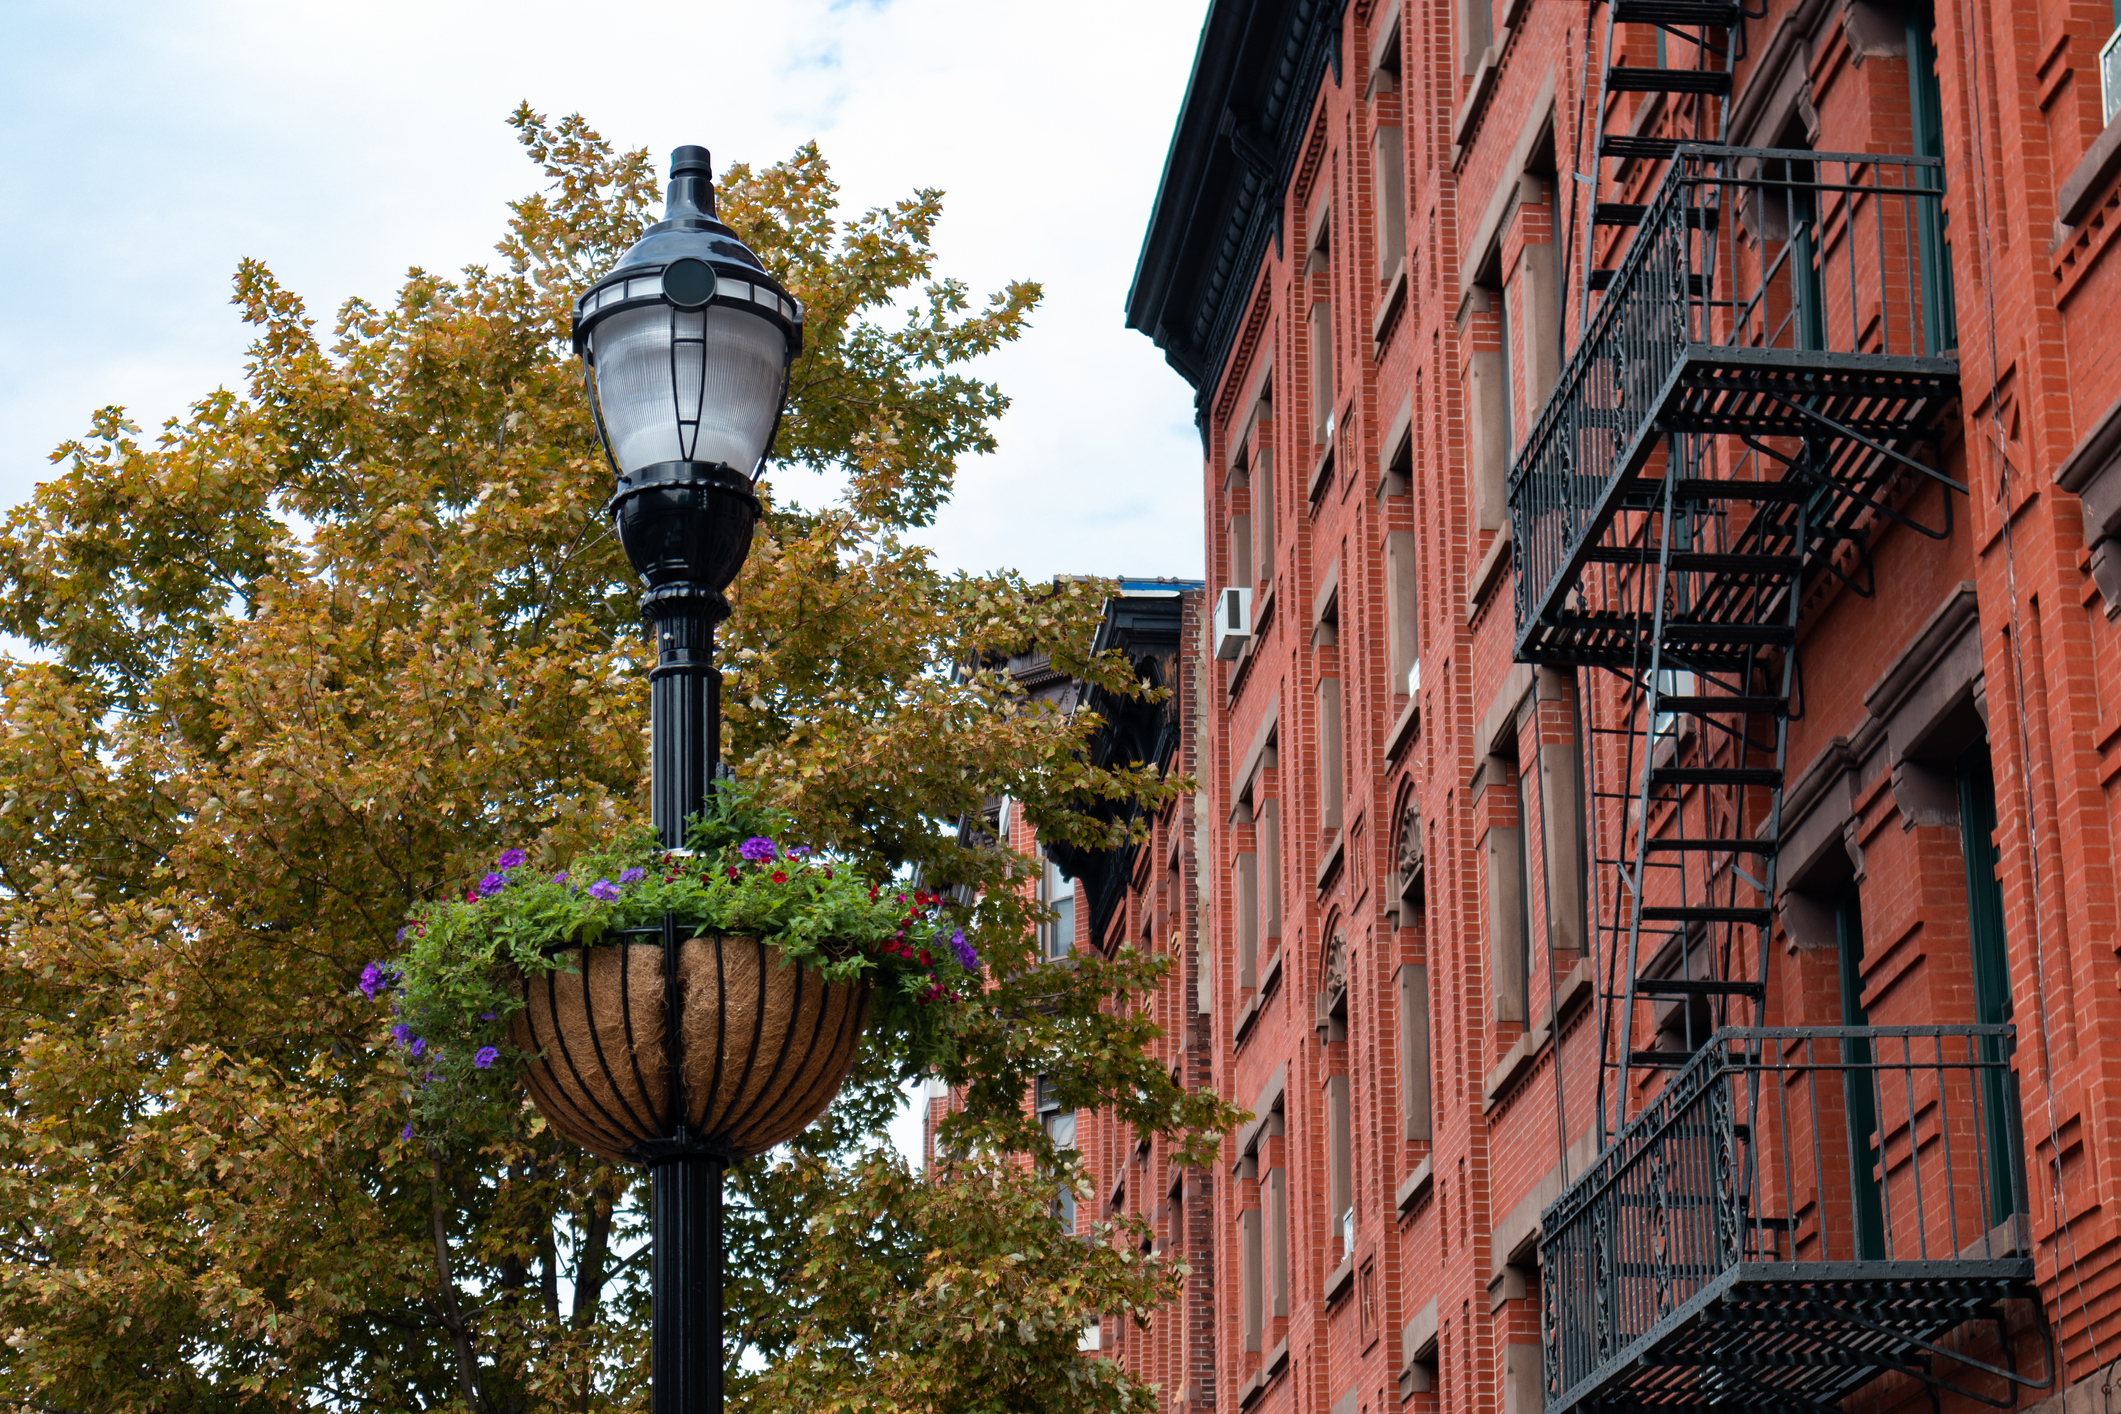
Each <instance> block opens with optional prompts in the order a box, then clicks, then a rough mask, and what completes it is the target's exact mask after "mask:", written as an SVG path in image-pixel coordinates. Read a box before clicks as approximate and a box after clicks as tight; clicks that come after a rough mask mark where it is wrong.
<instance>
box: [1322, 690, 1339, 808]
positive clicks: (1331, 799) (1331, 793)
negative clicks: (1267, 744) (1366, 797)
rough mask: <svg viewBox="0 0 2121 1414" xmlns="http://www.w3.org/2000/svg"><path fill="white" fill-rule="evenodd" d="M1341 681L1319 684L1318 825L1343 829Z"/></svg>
mask: <svg viewBox="0 0 2121 1414" xmlns="http://www.w3.org/2000/svg"><path fill="white" fill-rule="evenodd" d="M1340 756H1341V735H1340V679H1339V678H1320V679H1319V680H1318V794H1319V823H1320V824H1321V825H1322V826H1324V828H1326V829H1327V830H1337V829H1339V828H1340V804H1341V802H1340V798H1341V794H1342V786H1341V770H1340Z"/></svg>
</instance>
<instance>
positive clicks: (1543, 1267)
mask: <svg viewBox="0 0 2121 1414" xmlns="http://www.w3.org/2000/svg"><path fill="white" fill-rule="evenodd" d="M2012 1037H2013V1033H2012V1031H2011V1028H2009V1027H2007V1026H1902V1027H1855V1026H1851V1027H1810V1028H1805V1027H1773V1028H1768V1027H1733V1028H1728V1029H1726V1030H1722V1031H1718V1032H1717V1033H1715V1035H1713V1036H1712V1037H1710V1039H1709V1040H1708V1042H1707V1043H1706V1044H1705V1045H1704V1046H1703V1047H1702V1048H1701V1049H1700V1050H1699V1051H1697V1052H1695V1053H1694V1054H1693V1055H1692V1056H1691V1058H1687V1059H1685V1061H1684V1064H1683V1066H1682V1068H1680V1069H1678V1070H1676V1071H1675V1072H1673V1073H1672V1074H1670V1076H1669V1077H1668V1078H1667V1079H1666V1080H1665V1082H1664V1084H1663V1087H1662V1089H1661V1090H1660V1091H1659V1093H1658V1094H1657V1095H1656V1096H1655V1098H1653V1099H1652V1100H1651V1101H1650V1102H1649V1103H1648V1105H1647V1106H1646V1107H1645V1108H1644V1109H1643V1111H1642V1112H1641V1113H1640V1114H1639V1115H1637V1116H1636V1117H1635V1118H1634V1119H1633V1120H1632V1121H1630V1122H1629V1123H1628V1124H1627V1125H1626V1126H1624V1127H1623V1128H1622V1129H1621V1130H1620V1132H1619V1133H1618V1134H1617V1135H1616V1136H1615V1137H1614V1139H1613V1142H1612V1144H1611V1145H1609V1146H1608V1147H1607V1148H1606V1150H1605V1151H1604V1152H1603V1153H1602V1154H1601V1155H1600V1156H1599V1158H1598V1159H1597V1161H1596V1162H1595V1163H1593V1164H1592V1166H1591V1167H1590V1168H1589V1169H1588V1170H1587V1171H1585V1172H1584V1173H1583V1174H1581V1175H1580V1176H1578V1177H1577V1179H1576V1181H1575V1182H1574V1183H1572V1184H1571V1185H1570V1186H1569V1188H1568V1189H1567V1190H1566V1191H1565V1192H1564V1193H1563V1194H1562V1196H1561V1197H1560V1198H1559V1199H1558V1200H1556V1202H1555V1203H1554V1204H1553V1205H1552V1206H1551V1207H1549V1208H1548V1209H1547V1211H1546V1212H1545V1213H1544V1214H1543V1215H1542V1217H1541V1222H1540V1231H1541V1233H1542V1236H1541V1238H1540V1244H1539V1250H1540V1291H1541V1317H1542V1323H1543V1326H1544V1334H1545V1340H1544V1342H1543V1344H1544V1348H1545V1361H1546V1363H1545V1378H1546V1408H1547V1409H1548V1410H1549V1411H1550V1414H1562V1411H1566V1410H1576V1409H1580V1410H1585V1411H1598V1412H1599V1414H1620V1411H1624V1410H1671V1411H1692V1410H1708V1409H1729V1408H1747V1409H1770V1410H1772V1409H1790V1410H1796V1409H1803V1410H1807V1411H1817V1410H1819V1409H1820V1408H1821V1407H1822V1406H1828V1405H1832V1404H1833V1403H1835V1402H1836V1401H1837V1400H1839V1399H1841V1398H1842V1397H1844V1396H1845V1395H1846V1394H1848V1393H1849V1392H1850V1391H1852V1390H1854V1389H1856V1388H1857V1387H1859V1386H1861V1385H1863V1384H1866V1383H1868V1382H1869V1381H1871V1380H1873V1379H1876V1378H1877V1377H1879V1376H1880V1375H1883V1374H1889V1373H1900V1374H1906V1375H1910V1376H1913V1377H1914V1378H1916V1379H1920V1380H1928V1381H1932V1382H1936V1381H1938V1380H1939V1379H1940V1377H1939V1375H1938V1374H1937V1372H1936V1370H1935V1368H1934V1366H1933V1362H1932V1360H1931V1357H1932V1356H1933V1355H1935V1354H1937V1353H1939V1341H1940V1339H1941V1338H1942V1337H1944V1336H1945V1335H1947V1334H1948V1333H1950V1332H1952V1331H1954V1330H1956V1329H1957V1328H1959V1327H1961V1326H1963V1325H1965V1324H1966V1323H1967V1322H1969V1321H1976V1320H1990V1319H2000V1318H2001V1316H2002V1315H2003V1309H2002V1308H2003V1305H2004V1303H2006V1302H2013V1301H2019V1300H2027V1301H2031V1302H2032V1306H2033V1309H2034V1311H2035V1312H2036V1313H2037V1311H2038V1309H2039V1306H2038V1301H2037V1299H2036V1297H2037V1293H2036V1288H2035V1287H2034V1285H2033V1269H2032V1263H2031V1261H2030V1260H2029V1258H2028V1257H2026V1256H2025V1255H2024V1254H2023V1253H2022V1252H2021V1251H2019V1250H2017V1249H2018V1246H2019V1244H2021V1243H2022V1240H2023V1239H2022V1233H2023V1230H2024V1220H2023V1218H2022V1217H2014V1216H2013V1215H2014V1214H2022V1213H2023V1212H2024V1209H2025V1203H2024V1199H2025V1189H2024V1178H2023V1168H2022V1164H2023V1157H2022V1154H2021V1152H2020V1144H2019V1140H2018V1126H2017V1123H2016V1112H2015V1101H2014V1099H2013V1096H2014V1094H2015V1091H2014V1090H2013V1089H2012V1088H2011V1084H2010V1064H2009V1051H2010V1046H2011V1044H2012ZM1645 1061H1646V1062H1647V1058H1645ZM2043 1330H2044V1328H2043ZM2050 1354H2052V1347H2050ZM1952 1355H1953V1359H1954V1360H1955V1361H1957V1362H1959V1365H1960V1366H1967V1365H1970V1364H1972V1363H1973V1362H1974V1361H1976V1360H1977V1359H1978V1358H1979V1356H1980V1352H1979V1350H1978V1349H1976V1348H1975V1347H1973V1346H1966V1345H1962V1346H1961V1347H1960V1348H1958V1349H1956V1350H1955V1351H1953V1352H1952ZM1984 1368H1986V1369H1988V1370H1989V1371H1990V1373H1992V1374H1994V1375H1999V1376H2002V1377H2003V1378H2004V1379H2005V1380H2006V1381H2008V1382H2010V1383H2013V1384H2017V1385H2020V1386H2029V1385H2035V1384H2036V1383H2037V1382H2036V1381H2035V1380H2033V1379H2032V1378H2031V1372H2022V1371H2019V1370H2017V1369H2016V1368H2015V1367H2010V1368H1999V1367H1995V1366H1986V1367H1984ZM2048 1374H2049V1375H2050V1376H2051V1375H2052V1366H2051V1364H2050V1368H2049V1370H2048ZM1964 1377H1965V1376H1964V1374H1963V1373H1962V1374H1960V1375H1956V1376H1953V1378H1960V1379H1963V1378H1964Z"/></svg>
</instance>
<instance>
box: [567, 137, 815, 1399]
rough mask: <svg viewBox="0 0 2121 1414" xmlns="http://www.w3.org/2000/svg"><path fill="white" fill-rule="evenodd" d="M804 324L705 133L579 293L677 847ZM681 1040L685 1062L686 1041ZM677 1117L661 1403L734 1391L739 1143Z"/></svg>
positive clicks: (667, 1203)
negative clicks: (648, 661) (727, 1206)
mask: <svg viewBox="0 0 2121 1414" xmlns="http://www.w3.org/2000/svg"><path fill="white" fill-rule="evenodd" d="M802 343H803V312H802V308H801V307H800V306H799V305H798V304H797V303H796V302H795V300H794V299H792V298H791V297H790V296H789V294H788V292H787V291H786V290H784V289H782V288H781V286H780V284H779V282H777V281H776V280H775V279H774V278H773V277H772V276H771V275H769V274H767V273H766V270H765V267H764V266H763V265H761V264H760V263H759V259H758V257H757V256H755V255H753V254H752V253H751V252H750V251H749V250H748V249H746V248H745V246H744V243H743V242H742V241H740V240H738V239H737V237H736V233H735V232H733V231H731V230H730V229H729V228H728V227H727V226H725V225H723V224H722V223H721V222H720V221H718V220H716V219H715V214H714V168H713V164H712V162H711V161H710V159H709V157H708V154H707V149H706V148H704V147H680V148H678V149H677V150H676V151H675V152H673V153H672V154H671V155H670V197H669V206H668V210H667V211H666V213H665V215H664V219H663V220H661V221H659V222H657V223H656V224H655V225H653V226H651V227H649V228H648V230H647V231H646V232H644V233H643V234H642V236H641V238H640V239H639V240H638V241H636V242H634V244H633V247H632V248H631V249H629V250H628V251H627V252H626V254H625V255H624V256H622V257H620V259H619V263H618V264H617V265H615V266H613V267H612V269H611V271H610V273H608V274H606V275H605V276H604V278H603V279H601V280H599V281H598V282H597V283H596V285H595V286H594V287H593V288H591V289H590V290H589V291H588V292H587V293H586V294H584V295H583V296H582V297H581V298H580V299H579V300H577V301H576V302H575V315H574V346H575V352H576V353H577V354H578V355H580V357H581V360H582V370H583V375H584V378H585V381H586V382H587V384H588V389H589V401H590V406H591V408H592V409H593V410H594V411H595V414H596V421H597V433H598V435H599V437H601V438H602V440H603V443H604V450H605V453H606V455H607V456H608V457H609V458H610V461H611V469H612V472H613V474H614V475H615V476H616V477H617V489H616V490H615V492H614V494H613V495H612V498H611V502H610V512H611V515H612V518H613V520H614V521H615V522H616V523H617V525H618V531H619V540H620V543H621V544H622V545H624V546H625V549H626V556H627V558H628V559H629V560H631V561H632V562H633V567H634V569H635V570H636V571H637V572H638V573H639V574H640V576H641V579H642V580H643V582H644V583H645V584H646V586H647V592H646V593H645V594H643V596H642V599H641V609H642V613H643V616H644V617H645V618H646V619H647V621H648V623H649V625H650V627H651V629H652V631H653V632H654V634H655V638H656V650H657V653H656V666H655V669H654V671H653V672H652V673H651V675H650V677H649V721H650V741H651V746H650V768H651V779H652V781H653V787H652V802H653V804H652V817H653V820H654V823H655V829H656V833H657V835H658V836H659V837H660V839H661V841H662V844H663V846H664V847H665V848H667V849H672V850H678V849H682V848H684V845H685V824H686V821H687V820H689V819H690V818H691V817H692V816H694V815H696V814H698V813H699V812H700V811H701V810H702V808H703V807H704V806H705V805H706V802H707V794H708V791H709V790H711V789H712V783H713V781H714V777H715V772H716V766H717V762H718V758H719V745H720V734H721V676H720V674H718V673H717V672H716V671H715V670H714V626H715V625H716V624H718V623H720V622H721V621H722V620H723V619H725V618H727V617H729V601H728V600H727V599H726V598H724V597H723V593H722V591H723V590H725V589H727V588H728V587H729V583H730V581H731V580H733V579H735V578H736V574H737V571H738V570H739V569H741V568H742V567H743V564H744V558H745V556H746V555H747V554H749V553H750V550H751V533H752V529H753V527H754V525H755V524H756V523H757V520H758V516H759V503H758V498H757V497H756V496H755V495H754V494H753V492H752V487H753V485H754V483H755V481H756V478H757V473H758V470H759V467H760V466H761V465H762V464H763V462H764V460H765V456H766V452H767V449H768V448H769V447H770V446H771V444H772V441H773V434H774V432H775V430H776V429H777V428H778V427H779V425H780V417H781V407H782V403H783V401H784V400H785V399H786V397H787V390H788V368H789V365H790V364H791V363H792V362H793V361H794V359H795V356H796V354H797V353H798V352H799V351H800V350H801V348H802ZM662 934H663V937H662V947H663V959H664V963H663V965H664V974H665V975H664V988H663V991H664V996H665V998H666V1004H667V1005H668V1006H669V1007H670V1009H671V1010H670V1012H669V1019H668V1024H667V1025H666V1026H665V1028H664V1032H665V1035H666V1037H668V1038H671V1039H670V1040H669V1041H668V1042H667V1044H669V1045H671V1046H673V1047H675V1046H676V1045H678V1044H681V1043H680V1042H679V1041H678V1040H677V1039H676V1038H678V1037H679V1035H680V1033H681V1030H682V1028H681V1026H680V1025H679V1019H678V1015H677V1010H676V1008H677V1006H678V1000H677V999H678V997H679V993H680V988H679V986H678V982H677V973H676V968H677V959H678V955H679V946H680V941H681V935H680V933H679V932H678V929H677V925H676V923H675V921H674V920H672V919H670V918H667V917H666V918H665V920H664V924H663V929H662ZM669 1059H670V1062H671V1064H670V1071H671V1073H672V1075H673V1076H676V1075H678V1074H680V1072H681V1067H680V1066H679V1065H678V1064H677V1061H678V1060H679V1057H677V1056H675V1055H673V1056H672V1057H670V1058H669ZM671 1113H672V1114H674V1115H675V1116H677V1117H678V1118H677V1121H676V1122H675V1123H674V1124H672V1125H669V1126H667V1127H666V1128H665V1131H664V1133H663V1134H662V1135H661V1136H660V1137H659V1138H657V1139H656V1140H654V1141H653V1142H650V1143H644V1144H638V1145H636V1146H635V1149H634V1150H633V1151H632V1152H631V1154H630V1157H635V1158H638V1159H639V1160H640V1161H641V1162H643V1163H645V1164H647V1165H648V1168H649V1172H650V1174H651V1175H652V1185H653V1186H652V1196H651V1203H652V1210H651V1214H650V1238H651V1242H652V1244H653V1249H654V1250H653V1254H652V1257H651V1262H650V1271H651V1277H650V1280H651V1284H652V1289H653V1293H654V1298H653V1299H654V1377H653V1378H654V1385H653V1388H654V1409H655V1414H719V1411H720V1410H721V1408H722V1174H723V1171H724V1170H725V1169H726V1168H727V1167H728V1165H729V1163H730V1162H731V1161H732V1160H733V1159H734V1158H735V1157H738V1155H737V1154H736V1153H735V1152H734V1151H733V1149H732V1147H731V1146H730V1144H729V1143H728V1141H727V1140H726V1138H724V1137H723V1136H720V1135H715V1134H700V1133H694V1132H692V1131H690V1130H689V1129H688V1128H687V1126H686V1124H685V1123H684V1121H683V1116H684V1115H685V1114H686V1113H687V1106H686V1105H685V1104H684V1103H682V1100H680V1102H679V1103H676V1104H674V1105H673V1106H672V1107H671Z"/></svg>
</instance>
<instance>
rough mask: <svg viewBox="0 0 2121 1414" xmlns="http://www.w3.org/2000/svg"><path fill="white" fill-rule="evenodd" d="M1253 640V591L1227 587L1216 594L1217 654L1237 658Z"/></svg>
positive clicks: (1225, 658) (1222, 656)
mask: <svg viewBox="0 0 2121 1414" xmlns="http://www.w3.org/2000/svg"><path fill="white" fill-rule="evenodd" d="M1251 641H1252V591H1251V590H1249V589H1225V590H1224V591H1223V592H1222V593H1221V594H1218V595H1217V596H1215V656H1216V657H1218V658H1221V659H1224V660H1226V661H1227V660H1229V659H1233V658H1235V657H1236V656H1237V655H1238V654H1240V653H1242V652H1244V651H1245V645H1246V644H1247V643H1249V642H1251Z"/></svg>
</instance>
